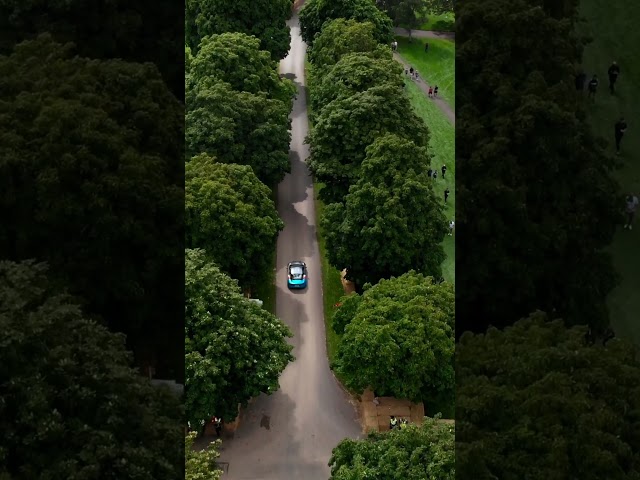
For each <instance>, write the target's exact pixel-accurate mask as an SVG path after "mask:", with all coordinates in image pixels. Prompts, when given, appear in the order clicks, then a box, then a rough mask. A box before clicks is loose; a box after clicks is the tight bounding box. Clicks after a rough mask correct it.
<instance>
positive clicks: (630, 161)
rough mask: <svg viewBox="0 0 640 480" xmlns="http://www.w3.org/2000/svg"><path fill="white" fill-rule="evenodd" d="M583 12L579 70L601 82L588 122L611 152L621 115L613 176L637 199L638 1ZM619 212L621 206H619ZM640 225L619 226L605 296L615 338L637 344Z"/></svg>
mask: <svg viewBox="0 0 640 480" xmlns="http://www.w3.org/2000/svg"><path fill="white" fill-rule="evenodd" d="M581 14H582V16H584V17H585V18H586V20H587V22H588V24H587V26H586V27H585V28H586V31H587V32H588V33H589V34H590V35H591V36H592V37H593V39H594V41H593V43H591V44H590V45H588V46H587V47H586V50H585V54H584V59H583V67H584V69H585V72H586V73H587V75H588V76H591V75H592V74H594V73H595V74H597V75H598V77H599V78H600V88H599V89H598V94H597V98H596V101H595V104H593V105H591V106H589V110H590V121H591V122H592V124H593V126H594V128H595V130H596V132H598V133H600V134H601V135H602V136H604V137H605V138H606V139H607V140H608V141H609V143H610V146H611V149H612V151H613V150H614V148H615V147H614V145H615V142H614V138H613V125H614V123H615V122H616V120H617V119H618V117H619V116H620V115H624V116H625V118H626V120H627V123H628V125H629V128H628V130H627V132H626V134H625V136H624V138H623V139H622V146H621V150H622V155H621V159H622V160H623V162H624V166H623V168H622V169H621V170H620V171H618V172H617V178H618V180H619V181H620V184H621V185H622V188H623V190H624V191H625V192H634V193H636V194H637V195H640V125H639V124H638V123H636V122H637V120H636V119H637V113H638V112H639V111H640V51H638V49H637V48H635V47H636V46H637V45H640V29H638V27H637V25H636V23H637V21H636V19H637V18H640V17H639V15H640V3H638V2H608V3H602V2H599V1H597V0H582V1H581ZM613 60H616V61H617V62H618V64H619V65H620V70H621V73H620V77H619V78H618V82H617V84H616V90H617V93H616V95H615V96H611V95H610V94H609V92H608V90H607V86H608V81H607V69H608V67H609V65H610V64H611V62H612V61H613ZM621 208H623V206H622V205H621ZM639 250H640V221H637V220H636V224H635V225H634V230H632V231H629V230H624V229H622V228H620V230H619V231H618V233H617V234H616V236H615V239H614V241H613V244H612V246H611V252H612V255H613V258H614V264H615V267H616V269H617V271H618V272H619V273H620V275H621V276H622V283H621V284H620V286H619V287H618V288H616V289H615V290H614V291H613V292H612V293H611V295H610V297H609V307H610V312H611V321H612V323H613V327H614V329H615V331H616V333H617V335H618V336H620V337H623V338H628V339H630V340H632V341H634V343H636V344H637V345H640V322H638V312H640V295H638V292H640V255H638V251H639Z"/></svg>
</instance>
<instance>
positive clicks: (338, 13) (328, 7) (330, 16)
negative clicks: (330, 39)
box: [300, 0, 393, 46]
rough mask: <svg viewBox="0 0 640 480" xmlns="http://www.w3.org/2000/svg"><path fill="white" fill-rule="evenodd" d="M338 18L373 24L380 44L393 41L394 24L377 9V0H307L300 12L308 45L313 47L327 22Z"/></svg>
mask: <svg viewBox="0 0 640 480" xmlns="http://www.w3.org/2000/svg"><path fill="white" fill-rule="evenodd" d="M337 18H344V19H346V20H355V21H357V22H371V23H372V24H373V25H374V26H375V38H376V40H377V41H378V42H380V43H382V44H385V45H388V44H389V43H390V42H391V41H392V40H393V23H392V22H391V19H390V18H389V17H388V16H387V15H386V14H385V13H384V12H382V11H381V10H380V9H378V7H376V2H375V0H307V1H306V2H305V5H304V7H303V8H302V10H301V11H300V34H301V35H302V39H303V40H304V41H305V43H306V44H307V45H310V46H313V44H314V42H315V38H316V35H317V34H319V33H320V31H321V30H322V29H323V28H324V24H325V22H326V21H327V20H335V19H337Z"/></svg>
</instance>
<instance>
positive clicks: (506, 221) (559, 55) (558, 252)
mask: <svg viewBox="0 0 640 480" xmlns="http://www.w3.org/2000/svg"><path fill="white" fill-rule="evenodd" d="M532 4H535V5H538V7H537V8H532ZM576 7H577V2H573V1H567V2H555V3H553V2H537V1H536V2H532V1H531V0H515V1H512V0H491V1H489V2H484V1H483V2H464V3H463V4H460V6H459V9H458V12H457V28H456V31H457V32H456V34H457V41H456V44H457V49H456V55H457V57H456V65H457V66H458V68H457V69H456V84H457V91H458V92H459V95H458V97H457V104H458V115H457V116H458V118H457V125H456V140H457V142H456V144H457V145H456V157H457V158H456V165H459V168H458V167H457V176H456V181H457V185H456V187H457V188H456V196H457V200H458V206H459V208H458V210H457V212H456V215H457V217H458V220H457V222H456V229H457V232H458V235H457V240H456V251H457V252H459V253H458V257H457V259H458V262H459V264H461V265H464V275H461V276H460V277H459V281H458V292H459V293H458V309H459V312H460V313H461V315H459V316H458V321H459V323H458V327H459V331H460V332H464V331H465V330H468V329H471V330H473V331H476V332H481V331H484V330H485V329H486V327H487V326H488V322H491V324H492V325H494V326H497V327H501V326H504V325H509V324H511V323H512V322H513V319H514V318H520V317H521V316H523V315H526V314H528V313H529V312H531V311H533V310H534V309H535V308H541V309H543V310H545V311H549V312H556V314H557V315H558V316H561V317H562V318H564V319H565V320H566V321H567V323H568V324H570V325H572V324H584V323H588V324H590V325H591V326H592V327H593V328H594V330H602V329H604V328H606V326H607V322H608V320H607V318H608V314H607V308H606V303H605V301H606V300H605V299H606V297H607V293H608V292H609V291H611V289H612V288H613V287H614V285H615V284H616V275H615V272H614V270H613V267H612V263H611V259H610V256H609V254H608V253H607V252H605V250H604V249H605V248H606V247H607V246H608V245H609V244H610V242H611V241H612V238H613V234H614V231H615V228H616V224H617V223H618V222H619V221H621V209H620V208H619V205H622V200H621V196H620V195H619V187H618V185H617V183H616V182H615V181H614V179H613V177H612V170H613V168H614V166H615V164H614V160H613V159H612V157H611V156H608V155H607V154H605V152H604V150H603V143H602V141H601V140H600V139H596V138H595V137H594V136H593V134H592V132H591V131H590V128H589V125H588V124H587V122H586V121H585V115H584V112H583V111H582V109H583V107H582V106H581V104H580V103H579V100H578V99H577V97H576V95H575V89H574V87H573V69H574V65H575V64H576V63H578V62H579V58H580V52H581V49H582V44H581V43H580V41H579V40H578V37H577V34H576V33H575V31H574V27H573V24H574V23H575V22H576V21H577V16H576V15H577V13H576ZM563 12H564V13H567V14H568V15H569V16H563V14H564V13H563ZM505 18H508V21H505ZM514 239H517V241H514Z"/></svg>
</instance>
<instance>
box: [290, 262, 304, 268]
mask: <svg viewBox="0 0 640 480" xmlns="http://www.w3.org/2000/svg"><path fill="white" fill-rule="evenodd" d="M295 265H298V266H300V267H306V266H307V265H306V264H305V263H304V262H301V261H300V260H294V261H293V262H289V266H290V267H293V266H295Z"/></svg>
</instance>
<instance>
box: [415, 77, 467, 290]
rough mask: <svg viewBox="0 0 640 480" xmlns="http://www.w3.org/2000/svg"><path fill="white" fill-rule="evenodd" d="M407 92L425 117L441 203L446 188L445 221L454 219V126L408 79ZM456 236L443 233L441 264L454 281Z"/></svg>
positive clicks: (435, 183)
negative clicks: (447, 192) (442, 174)
mask: <svg viewBox="0 0 640 480" xmlns="http://www.w3.org/2000/svg"><path fill="white" fill-rule="evenodd" d="M405 82H406V85H407V87H406V91H407V95H408V96H409V100H410V101H411V105H412V106H413V109H414V110H415V112H416V114H417V115H418V116H419V117H420V118H422V119H423V120H424V122H425V123H426V124H427V126H428V127H429V132H430V133H431V138H430V139H429V151H430V152H431V154H432V155H433V158H432V160H431V166H432V168H436V169H437V170H438V178H437V179H436V180H435V182H434V185H433V186H434V191H435V192H436V196H437V197H438V198H441V199H442V201H443V202H444V190H445V189H446V188H449V192H450V194H449V199H448V200H447V203H446V204H445V209H444V214H445V216H446V218H447V220H453V219H454V218H455V212H456V181H455V178H456V163H455V140H456V131H455V127H454V126H453V125H451V123H449V120H448V119H447V117H446V116H445V115H444V113H442V111H440V109H439V108H438V107H437V106H436V105H435V104H434V103H433V102H432V101H431V100H429V98H427V97H426V96H425V94H424V92H423V91H422V90H420V88H418V86H417V85H416V84H415V83H414V82H413V81H411V80H405ZM443 164H444V165H446V166H447V174H446V175H445V179H444V180H442V176H441V172H440V167H442V165H443ZM454 239H455V236H451V237H450V236H448V235H447V236H446V237H444V241H443V242H442V246H443V248H444V252H445V254H446V255H447V257H446V258H445V260H444V262H443V263H442V276H443V277H444V279H445V280H446V281H447V282H451V283H455V281H456V251H455V240H454Z"/></svg>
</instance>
